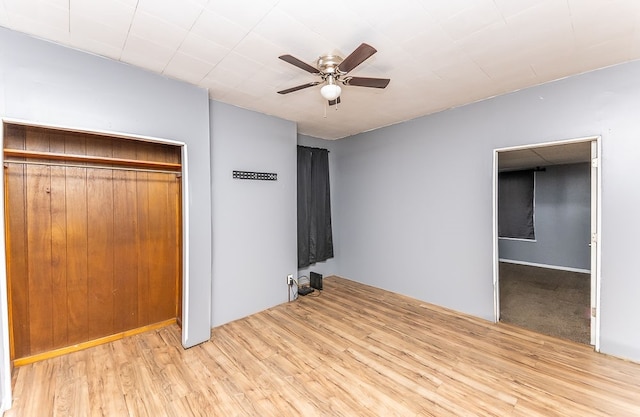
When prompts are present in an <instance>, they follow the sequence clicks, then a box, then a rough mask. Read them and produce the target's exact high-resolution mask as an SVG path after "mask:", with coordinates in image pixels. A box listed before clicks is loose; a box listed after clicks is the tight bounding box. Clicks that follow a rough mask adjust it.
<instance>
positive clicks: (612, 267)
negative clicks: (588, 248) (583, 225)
mask: <svg viewBox="0 0 640 417" xmlns="http://www.w3.org/2000/svg"><path fill="white" fill-rule="evenodd" d="M639 73H640V63H639V62H634V63H629V64H625V65H620V66H616V67H612V68H608V69H604V70H600V71H596V72H591V73H587V74H583V75H580V76H576V77H571V78H568V79H564V80H561V81H557V82H554V83H549V84H546V85H542V86H538V87H534V88H530V89H527V90H523V91H519V92H515V93H512V94H508V95H505V96H501V97H497V98H494V99H490V100H486V101H483V102H479V103H475V104H472V105H468V106H465V107H461V108H457V109H453V110H449V111H445V112H442V113H439V114H435V115H432V116H428V117H423V118H420V119H416V120H412V121H409V122H406V123H402V124H398V125H394V126H390V127H388V128H384V129H379V130H376V131H372V132H367V133H363V134H360V135H356V136H353V137H350V138H347V139H346V140H341V141H338V146H337V148H336V150H335V151H336V154H337V156H336V173H337V176H338V180H337V181H336V186H335V187H334V190H335V192H334V198H335V200H334V201H335V211H336V212H337V213H339V215H338V216H336V224H335V228H334V231H335V232H336V234H337V240H338V241H339V242H340V258H339V266H340V271H339V272H340V274H341V275H343V276H345V277H348V278H352V279H354V280H357V281H361V282H365V283H367V284H371V285H374V286H377V287H381V288H386V289H389V290H392V291H396V292H399V293H403V294H407V295H410V296H413V297H416V298H418V299H421V300H425V301H428V302H432V303H435V304H439V305H442V306H445V307H449V308H452V309H455V310H459V311H462V312H465V313H470V314H473V315H476V316H479V317H483V318H486V319H488V320H493V318H494V314H493V286H492V262H493V259H492V256H493V255H492V241H493V240H492V197H491V195H492V175H493V173H492V170H493V168H492V158H493V150H494V149H495V148H503V147H509V146H515V145H529V144H538V143H545V142H549V141H554V140H561V139H570V138H579V137H587V136H592V135H601V136H602V156H601V167H602V168H601V169H602V231H601V249H602V262H601V266H602V275H601V281H602V291H601V311H600V314H601V316H600V317H601V333H600V334H601V339H600V341H601V350H602V351H603V352H605V353H609V354H613V355H617V356H621V357H626V358H630V359H633V360H636V361H640V320H637V319H636V318H637V317H640V303H639V302H638V300H639V299H640V280H638V279H636V276H637V271H636V262H635V260H636V259H637V254H638V252H639V245H638V243H637V235H638V233H639V232H640V217H639V216H637V214H636V212H637V207H638V205H639V203H640V192H638V191H637V190H640V176H638V175H632V173H633V172H635V170H636V167H637V164H638V161H640V142H639V141H638V136H639V135H640V118H639V117H638V115H637V112H638V109H640V77H638V74H639ZM380 105H381V106H383V105H384V103H382V102H381V103H380Z"/></svg>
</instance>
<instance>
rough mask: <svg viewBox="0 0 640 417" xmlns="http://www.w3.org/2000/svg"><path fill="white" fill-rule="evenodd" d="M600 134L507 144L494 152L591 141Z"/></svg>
mask: <svg viewBox="0 0 640 417" xmlns="http://www.w3.org/2000/svg"><path fill="white" fill-rule="evenodd" d="M599 138H600V136H584V137H581V138H577V139H567V140H557V141H553V142H544V143H532V144H530V145H518V146H507V147H505V148H496V149H494V151H495V152H505V151H518V150H523V149H531V148H546V147H549V146H556V145H570V144H572V143H580V142H593V141H594V140H598V139H599Z"/></svg>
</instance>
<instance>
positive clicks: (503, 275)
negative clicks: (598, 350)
mask: <svg viewBox="0 0 640 417" xmlns="http://www.w3.org/2000/svg"><path fill="white" fill-rule="evenodd" d="M590 292H591V278H590V276H589V274H582V273H578V272H568V271H559V270H555V269H545V268H538V267H533V266H525V265H516V264H510V263H504V262H501V263H500V321H503V322H505V323H510V324H514V325H516V326H520V327H524V328H527V329H530V330H533V331H536V332H538V333H543V334H547V335H550V336H554V337H558V338H562V339H568V340H573V341H574V342H578V343H584V344H589V339H590V328H589V326H590V322H589V309H590Z"/></svg>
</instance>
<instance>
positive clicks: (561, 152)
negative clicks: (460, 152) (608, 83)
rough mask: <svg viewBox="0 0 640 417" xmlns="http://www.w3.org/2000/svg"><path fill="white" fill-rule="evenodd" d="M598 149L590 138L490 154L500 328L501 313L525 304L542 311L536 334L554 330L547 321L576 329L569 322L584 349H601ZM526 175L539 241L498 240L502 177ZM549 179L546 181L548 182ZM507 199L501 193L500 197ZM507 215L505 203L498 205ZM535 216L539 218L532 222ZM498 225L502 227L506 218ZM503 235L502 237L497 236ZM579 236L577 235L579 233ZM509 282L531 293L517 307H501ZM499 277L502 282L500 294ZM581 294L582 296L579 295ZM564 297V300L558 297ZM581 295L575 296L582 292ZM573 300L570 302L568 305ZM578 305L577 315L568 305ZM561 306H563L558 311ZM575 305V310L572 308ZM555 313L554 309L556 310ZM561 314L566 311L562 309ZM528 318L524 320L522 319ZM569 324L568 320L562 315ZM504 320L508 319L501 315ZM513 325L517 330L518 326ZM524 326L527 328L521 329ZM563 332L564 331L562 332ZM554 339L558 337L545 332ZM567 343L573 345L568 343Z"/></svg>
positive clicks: (509, 302) (534, 238) (597, 140)
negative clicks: (578, 326)
mask: <svg viewBox="0 0 640 417" xmlns="http://www.w3.org/2000/svg"><path fill="white" fill-rule="evenodd" d="M599 150H600V138H599V137H589V138H581V139H575V140H568V141H559V142H552V143H545V144H538V145H530V146H519V147H511V148H502V149H496V150H495V151H494V198H493V201H494V278H493V279H494V313H495V320H496V322H497V321H501V319H502V313H503V312H505V311H507V312H508V313H509V315H511V313H512V312H513V310H507V308H521V309H522V311H523V312H524V313H530V311H525V310H524V308H523V306H524V305H525V304H526V303H525V302H523V301H526V302H528V303H529V310H533V309H534V308H535V307H538V308H540V310H539V313H538V316H539V317H536V319H538V320H539V323H542V326H539V327H540V328H534V331H538V332H540V333H546V330H545V327H548V326H547V325H549V326H551V327H548V328H549V329H553V323H551V320H549V322H548V323H544V320H547V318H549V317H552V316H550V315H553V314H555V313H554V312H553V311H552V310H554V309H557V310H558V311H559V312H560V313H558V314H560V317H553V320H558V323H556V324H560V327H557V328H559V329H562V325H563V324H566V325H573V324H572V323H571V320H576V321H582V326H583V327H584V329H583V330H584V331H585V332H586V335H584V336H583V337H582V339H581V341H582V343H589V344H591V345H594V346H595V349H596V350H598V349H599V341H598V334H599V331H598V330H599V329H598V326H599V318H598V314H597V312H598V304H599V296H598V288H599V262H598V260H599V253H600V247H599V245H598V229H599V213H600V210H599V201H600V198H599V193H600V186H599V184H600V175H599V171H600V170H599V158H598V155H599ZM510 172H512V173H517V172H530V173H531V174H529V175H530V176H532V178H533V179H534V183H535V184H536V187H538V186H539V190H538V189H537V188H536V187H534V189H535V191H533V195H534V196H535V198H538V199H539V201H536V200H535V198H534V200H533V206H532V207H531V209H532V214H533V224H534V227H535V226H540V229H539V230H536V231H538V232H539V235H534V234H533V233H532V235H531V236H527V238H526V239H524V238H523V239H519V238H511V237H509V236H500V233H501V232H502V234H503V235H506V233H505V228H504V227H502V228H501V227H500V224H501V223H500V222H501V220H500V217H501V216H500V215H499V207H500V205H501V203H500V202H499V188H500V182H499V178H500V177H501V176H502V177H503V178H504V177H508V176H509V175H508V174H509V173H510ZM545 175H546V176H545ZM505 194H506V192H505V191H504V189H503V194H502V195H503V197H504V195H505ZM502 206H503V207H502V210H503V213H504V212H505V210H506V209H505V205H504V202H503V203H502ZM536 215H538V216H539V217H536ZM502 217H503V220H502V222H505V220H504V216H502ZM500 229H502V230H500ZM576 230H577V232H576ZM514 276H517V278H518V280H520V282H519V283H518V285H520V284H522V288H524V289H527V288H533V289H532V290H531V293H530V294H529V296H524V297H523V298H521V299H520V300H521V301H515V302H514V299H513V298H512V299H505V300H501V297H505V296H508V294H510V293H509V290H511V289H513V288H516V287H512V284H513V282H514V281H513V279H514ZM501 277H502V278H504V282H502V284H503V288H502V287H501ZM580 288H581V289H580ZM563 291H564V293H563ZM580 291H581V292H582V293H581V294H579V292H580ZM554 293H555V294H564V295H560V297H562V299H561V300H560V299H559V300H560V301H558V303H556V304H548V305H549V306H551V307H553V308H551V307H545V303H546V301H548V300H547V299H548V298H551V297H553V296H554ZM536 297H540V298H539V299H540V300H542V302H541V303H540V305H538V306H535V305H533V304H532V303H535V298H536ZM572 297H573V298H575V299H574V300H572V299H571V298H572ZM576 302H577V303H579V305H580V307H579V308H576V307H574V306H572V305H571V303H574V304H575V303H576ZM563 304H565V305H564V306H563ZM576 305H578V304H576ZM556 307H557V308H556ZM563 308H564V310H563ZM567 308H572V309H574V310H575V311H573V312H572V313H571V314H574V315H575V317H570V318H566V319H565V318H563V317H562V315H561V314H564V313H562V312H563V311H565V312H566V310H567ZM523 317H525V318H526V315H525V316H523ZM567 317H568V316H567ZM504 318H505V321H507V320H508V319H510V318H511V317H507V315H505V317H504ZM516 325H519V324H517V323H516ZM523 327H527V326H523ZM562 330H563V331H565V330H566V329H562ZM548 334H551V335H553V336H556V337H562V333H560V335H558V334H556V333H554V332H553V331H551V330H550V331H549V333H548ZM569 339H570V338H569Z"/></svg>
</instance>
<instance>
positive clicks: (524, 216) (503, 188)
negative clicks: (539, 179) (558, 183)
mask: <svg viewBox="0 0 640 417" xmlns="http://www.w3.org/2000/svg"><path fill="white" fill-rule="evenodd" d="M533 211H534V172H533V171H532V170H526V171H512V172H501V173H499V174H498V236H500V237H511V238H519V239H535V238H536V236H535V229H534V213H533Z"/></svg>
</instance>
